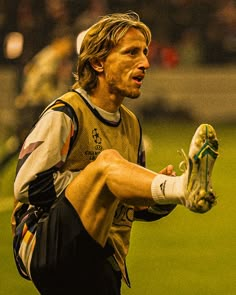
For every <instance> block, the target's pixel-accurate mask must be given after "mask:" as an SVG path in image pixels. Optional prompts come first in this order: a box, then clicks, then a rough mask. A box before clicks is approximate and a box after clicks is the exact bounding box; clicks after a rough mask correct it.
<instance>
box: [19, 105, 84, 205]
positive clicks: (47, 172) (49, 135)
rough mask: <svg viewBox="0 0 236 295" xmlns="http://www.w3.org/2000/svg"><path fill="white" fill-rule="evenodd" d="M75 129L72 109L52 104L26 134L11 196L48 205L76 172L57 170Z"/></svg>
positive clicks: (61, 164)
mask: <svg viewBox="0 0 236 295" xmlns="http://www.w3.org/2000/svg"><path fill="white" fill-rule="evenodd" d="M76 131H77V124H76V121H75V117H74V113H73V111H72V109H71V108H70V107H69V106H67V105H65V104H62V103H56V104H54V105H53V106H52V107H51V108H50V109H49V110H47V111H46V112H45V113H44V114H43V116H42V117H41V118H40V120H39V121H38V122H37V124H36V125H35V127H34V128H33V130H32V131H31V133H30V134H29V135H28V137H27V138H26V140H25V142H24V145H23V147H22V150H21V152H20V155H19V159H18V165H17V171H16V179H15V183H14V192H15V197H16V199H17V200H18V201H20V202H24V203H30V204H32V205H35V206H49V205H50V204H51V203H52V202H53V200H55V198H56V197H58V196H59V195H60V194H61V193H62V191H64V189H65V188H66V187H67V185H68V184H69V183H70V182H71V181H72V179H73V178H74V177H75V176H76V175H77V174H78V172H71V171H65V172H63V173H61V172H60V171H59V170H60V167H62V166H63V164H64V163H65V160H66V158H67V155H68V152H69V150H70V146H71V143H72V142H73V140H74V138H75V136H76Z"/></svg>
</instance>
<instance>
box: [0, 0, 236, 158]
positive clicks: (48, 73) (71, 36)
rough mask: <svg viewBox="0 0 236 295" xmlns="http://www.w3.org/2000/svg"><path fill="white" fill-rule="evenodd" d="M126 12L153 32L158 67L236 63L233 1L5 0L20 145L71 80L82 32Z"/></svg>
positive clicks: (0, 24)
mask: <svg viewBox="0 0 236 295" xmlns="http://www.w3.org/2000/svg"><path fill="white" fill-rule="evenodd" d="M129 10H133V11H135V12H137V13H138V14H139V15H140V17H141V20H143V21H144V22H145V23H146V24H147V25H148V26H149V27H150V28H151V30H152V34H153V41H152V43H151V46H150V54H149V58H150V61H151V64H152V65H154V66H158V67H159V68H168V69H171V68H175V67H177V66H193V65H208V66H209V65H212V66H213V65H229V64H230V65H233V64H235V63H236V0H214V1H213V0H167V1H165V0H152V1H146V0H99V1H98V0H41V1H38V0H11V1H4V0H0V40H1V43H0V44H2V45H1V50H0V65H4V66H7V65H13V66H15V69H16V70H17V71H18V79H17V83H18V86H17V89H18V91H17V92H18V95H17V96H16V98H15V107H16V109H17V110H18V114H19V118H18V120H17V123H16V128H15V129H16V130H15V133H16V134H17V135H18V136H19V135H20V140H19V141H20V142H21V141H22V139H23V138H24V135H25V132H27V130H25V129H27V128H25V126H31V123H29V122H32V120H33V119H34V118H36V117H37V115H38V114H40V112H41V110H42V109H43V108H44V107H45V106H46V105H47V104H48V103H49V102H50V101H52V99H53V98H56V97H57V96H59V95H60V94H62V93H64V92H65V91H67V90H68V87H69V86H70V85H71V84H72V83H73V81H72V80H73V75H72V72H73V71H74V70H75V68H74V67H75V66H76V58H77V54H78V52H77V43H76V42H77V37H78V35H79V33H81V32H82V31H84V30H86V29H87V28H88V27H89V26H91V25H92V24H93V23H95V22H96V21H97V19H98V17H99V16H103V15H105V14H107V13H113V12H127V11H129ZM22 109H24V110H26V109H27V111H26V112H25V113H24V120H22V112H21V110H22ZM22 125H23V126H22ZM24 131H25V132H24ZM21 134H22V136H21ZM0 164H1V163H0Z"/></svg>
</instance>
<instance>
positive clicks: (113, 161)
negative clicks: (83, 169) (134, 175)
mask: <svg viewBox="0 0 236 295" xmlns="http://www.w3.org/2000/svg"><path fill="white" fill-rule="evenodd" d="M123 161H125V159H124V158H123V157H122V156H121V155H120V153H119V152H118V151H116V150H114V149H107V150H104V151H102V152H101V153H100V154H99V155H98V157H97V159H96V161H95V162H94V164H95V165H96V167H97V168H98V169H99V170H100V171H101V172H102V173H103V174H104V173H106V171H108V170H110V169H111V168H112V167H113V168H114V167H115V166H117V165H120V163H121V162H123Z"/></svg>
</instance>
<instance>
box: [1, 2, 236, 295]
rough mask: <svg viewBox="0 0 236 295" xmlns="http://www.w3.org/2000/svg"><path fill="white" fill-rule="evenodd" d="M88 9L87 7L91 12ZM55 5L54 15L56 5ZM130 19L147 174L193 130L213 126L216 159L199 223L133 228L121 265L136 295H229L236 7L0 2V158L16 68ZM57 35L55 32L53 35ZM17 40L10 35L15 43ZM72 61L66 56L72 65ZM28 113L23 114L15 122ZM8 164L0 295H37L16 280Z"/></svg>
mask: <svg viewBox="0 0 236 295" xmlns="http://www.w3.org/2000/svg"><path fill="white" fill-rule="evenodd" d="M90 2H91V3H90ZM61 5H62V6H61ZM127 10H134V11H136V12H138V13H139V14H140V16H141V18H142V20H144V21H145V22H146V23H147V24H148V25H149V26H150V27H151V29H152V32H153V43H152V46H151V51H150V59H151V62H152V67H151V69H150V70H149V71H148V72H149V73H148V74H147V77H146V78H145V82H144V85H143V90H142V96H141V97H140V98H139V99H138V100H137V101H135V103H133V102H132V103H130V102H129V101H126V102H125V103H126V104H127V105H129V106H130V107H131V108H132V109H133V110H134V111H135V112H136V113H137V114H138V115H139V117H140V119H141V121H142V123H143V129H144V134H145V138H146V145H147V150H148V153H147V157H148V163H147V164H148V166H149V167H150V168H152V169H156V170H158V169H161V168H162V167H164V166H165V165H166V164H169V163H170V162H171V163H173V164H174V165H175V167H176V170H177V172H178V173H179V171H178V163H179V162H180V161H181V158H180V157H179V156H178V154H177V150H178V149H180V148H184V149H185V150H186V151H187V150H188V144H189V142H190V140H191V137H192V134H193V132H194V131H195V129H196V127H197V126H198V124H199V123H201V122H209V123H210V124H212V125H214V126H215V128H216V130H217V134H218V137H219V141H220V157H219V159H218V160H217V163H216V166H215V170H214V173H213V184H214V188H215V190H216V192H217V194H218V195H219V199H218V205H217V206H216V207H215V208H214V209H213V210H212V211H210V212H209V213H207V214H205V215H196V214H193V213H191V212H188V211H187V210H186V209H185V208H182V207H178V208H177V209H176V210H175V211H174V212H173V213H172V214H171V215H170V216H169V217H168V218H165V219H162V220H160V221H158V222H155V223H151V224H150V223H149V224H145V223H136V224H135V225H134V229H133V232H132V243H131V248H130V254H129V256H128V267H129V271H130V278H131V282H132V288H131V289H128V288H127V287H126V286H123V288H122V289H123V294H124V295H129V294H136V295H139V294H140V295H141V294H142V295H145V294H148V295H155V294H162V295H178V294H180V295H185V294H186V295H187V294H193V295H194V294H196V295H198V294H203V295H215V294H224V295H234V294H236V283H235V276H236V262H235V261H236V259H235V258H236V257H235V256H236V240H235V229H234V227H235V222H236V217H235V213H234V211H235V209H234V208H235V205H236V200H235V196H234V195H235V188H234V185H235V179H236V157H235V150H236V143H235V135H236V124H235V122H236V83H235V82H236V81H235V80H236V65H235V62H236V3H235V1H231V0H229V1H228V0H223V1H222V0H217V1H211V0H199V1H194V0H170V1H162V0H153V1H150V2H148V3H147V1H144V0H139V1H135V0H127V1H125V0H123V1H116V0H110V1H105V0H103V1H74V0H45V1H36V0H11V1H0V40H1V42H0V44H1V48H0V90H1V98H0V108H1V124H0V157H1V160H2V158H4V157H5V156H6V154H7V153H8V152H9V150H11V145H12V144H13V142H12V141H11V140H10V139H12V136H15V130H16V128H15V126H16V125H17V124H18V123H19V121H18V120H19V117H18V116H16V107H15V98H16V97H17V95H19V93H21V90H22V85H23V72H24V67H25V66H26V65H27V64H28V63H29V62H30V60H31V59H32V57H33V56H35V54H36V53H37V52H39V51H40V50H41V49H43V48H44V47H45V46H47V45H48V44H50V42H51V40H52V39H53V38H54V36H55V35H56V34H60V32H67V31H68V28H69V29H70V30H73V34H74V38H75V42H76V37H77V35H78V34H79V32H80V31H82V30H84V29H86V26H89V25H91V24H92V23H93V22H94V21H95V20H96V18H97V16H99V15H104V14H106V13H108V12H115V11H116V12H117V11H118V12H125V11H127ZM58 32H59V33H58ZM15 33H17V34H15ZM73 58H74V57H73ZM26 112H27V109H24V108H23V107H22V112H21V113H22V117H21V118H20V119H21V120H22V121H23V120H24V116H25V114H26ZM15 163H16V157H15V156H13V157H12V158H11V159H10V160H9V161H8V162H7V163H6V164H5V165H2V166H1V167H0V176H1V177H0V254H1V256H0V294H13V295H18V294H19V295H21V294H32V295H33V294H37V292H36V291H35V289H34V288H33V286H32V285H31V283H30V282H27V281H24V280H23V279H21V278H20V277H19V275H18V274H17V271H16V269H15V266H14V262H13V257H12V249H11V232H10V225H9V224H10V223H9V219H10V214H11V206H12V195H13V188H12V183H13V179H14V170H15Z"/></svg>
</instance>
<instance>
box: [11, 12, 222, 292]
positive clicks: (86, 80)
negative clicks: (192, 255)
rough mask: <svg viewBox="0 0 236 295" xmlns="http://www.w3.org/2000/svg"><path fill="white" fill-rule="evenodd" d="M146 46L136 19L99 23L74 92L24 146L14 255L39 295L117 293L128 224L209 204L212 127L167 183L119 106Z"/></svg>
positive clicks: (135, 93) (86, 44)
mask: <svg viewBox="0 0 236 295" xmlns="http://www.w3.org/2000/svg"><path fill="white" fill-rule="evenodd" d="M150 40H151V33H150V30H149V28H148V27H147V26H146V25H145V24H143V23H142V22H141V21H140V20H139V18H138V16H137V15H136V14H135V13H128V14H112V15H108V16H104V17H103V18H101V19H100V20H99V21H98V22H97V23H96V24H94V25H93V26H92V27H91V28H90V29H89V30H88V31H87V33H86V35H85V37H84V39H83V42H82V45H81V50H80V55H79V60H78V69H77V74H76V79H77V82H76V84H75V85H74V89H73V91H71V92H68V93H66V94H65V95H63V96H61V97H60V98H58V99H57V100H56V101H54V102H53V103H52V104H51V105H49V106H48V108H46V110H45V111H44V112H43V114H42V115H41V117H40V119H39V121H38V122H37V123H36V125H35V126H34V128H33V130H32V131H31V133H30V134H29V135H28V137H27V138H26V140H25V143H24V145H23V148H22V150H21V152H20V155H19V161H18V166H17V175H16V179H15V184H14V189H15V198H16V200H17V202H18V203H17V204H16V209H15V212H14V214H13V230H14V234H15V237H14V254H15V259H16V264H17V266H18V269H19V271H20V273H21V274H22V275H23V276H24V277H26V278H28V279H31V280H32V281H33V283H34V284H35V286H36V287H37V289H38V290H39V292H40V293H41V294H102V295H106V294H110V295H116V294H120V288H121V277H123V279H124V280H125V282H126V283H127V284H128V285H129V278H128V273H127V269H126V264H125V258H126V255H127V252H128V248H129V240H130V231H131V227H132V222H133V221H134V220H136V219H142V220H149V221H150V220H157V219H159V218H161V217H164V216H166V215H168V214H169V213H170V212H171V211H172V210H173V209H174V208H175V206H176V205H177V204H182V205H184V206H186V207H187V208H189V209H190V210H192V211H194V212H200V213H203V212H207V211H208V210H209V209H210V208H211V207H212V205H213V204H214V203H215V196H214V193H213V192H212V186H211V181H210V177H211V172H212V168H213V165H214V162H215V159H216V157H217V155H218V153H217V150H218V142H217V138H216V134H215V131H214V129H213V127H212V126H210V125H207V124H202V125H201V126H200V127H199V128H198V129H197V131H196V133H195V135H194V137H193V140H192V143H191V146H190V151H189V159H187V162H186V172H185V173H184V174H183V175H181V176H176V177H173V176H174V175H175V173H174V171H173V166H171V165H169V166H167V167H166V168H164V169H163V170H162V171H161V172H160V173H156V172H153V171H150V170H148V169H146V168H145V167H144V166H145V157H144V150H143V145H142V134H141V127H140V124H139V121H138V120H137V118H136V117H135V115H134V114H133V113H132V112H130V111H129V110H128V109H127V108H126V107H125V106H123V105H122V102H123V100H124V98H125V97H128V98H130V99H135V98H137V97H139V95H140V88H141V85H142V81H143V79H144V76H145V72H146V70H147V69H148V68H149V62H148V57H147V56H148V45H149V44H150ZM165 174H166V175H165ZM28 205H29V206H28Z"/></svg>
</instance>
